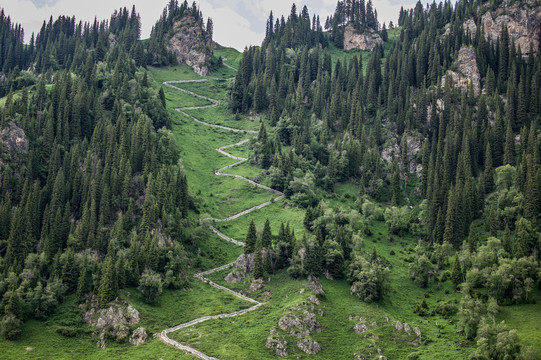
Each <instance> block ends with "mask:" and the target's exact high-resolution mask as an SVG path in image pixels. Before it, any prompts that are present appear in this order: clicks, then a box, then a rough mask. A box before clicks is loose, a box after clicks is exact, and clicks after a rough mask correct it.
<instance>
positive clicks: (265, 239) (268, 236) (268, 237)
mask: <svg viewBox="0 0 541 360" xmlns="http://www.w3.org/2000/svg"><path fill="white" fill-rule="evenodd" d="M261 246H262V247H263V248H265V249H270V248H271V247H272V233H271V228H270V223H269V218H267V220H265V226H264V227H263V233H262V234H261Z"/></svg>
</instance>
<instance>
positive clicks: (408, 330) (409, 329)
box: [404, 323, 411, 332]
mask: <svg viewBox="0 0 541 360" xmlns="http://www.w3.org/2000/svg"><path fill="white" fill-rule="evenodd" d="M404 331H405V332H410V331H411V327H410V324H408V323H405V324H404Z"/></svg>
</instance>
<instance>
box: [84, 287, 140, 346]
mask: <svg viewBox="0 0 541 360" xmlns="http://www.w3.org/2000/svg"><path fill="white" fill-rule="evenodd" d="M80 307H81V308H85V311H84V312H83V319H84V321H85V322H86V323H87V324H88V325H91V326H94V327H96V328H97V330H98V331H99V340H98V343H97V344H96V346H97V347H99V348H102V349H105V347H106V344H105V339H106V338H107V335H109V336H111V337H113V338H115V339H117V340H122V339H126V338H128V336H129V334H130V328H129V327H128V325H137V324H138V323H139V311H137V310H136V309H135V308H133V307H132V306H131V305H130V304H129V303H128V302H127V301H124V300H118V299H117V300H115V301H112V302H111V303H109V307H107V308H105V309H101V308H100V307H99V303H98V298H97V297H96V296H93V297H92V298H90V299H89V300H88V301H87V302H86V304H81V305H80ZM143 333H144V336H143ZM132 339H133V340H132ZM146 339H147V335H146V330H145V329H144V328H141V327H140V328H138V329H137V330H135V331H134V332H133V333H132V336H131V337H130V338H129V341H130V342H131V343H132V344H133V343H134V342H136V343H137V345H139V344H141V343H142V342H144V341H146ZM134 345H135V344H134Z"/></svg>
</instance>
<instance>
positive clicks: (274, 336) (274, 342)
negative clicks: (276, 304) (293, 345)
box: [265, 328, 288, 357]
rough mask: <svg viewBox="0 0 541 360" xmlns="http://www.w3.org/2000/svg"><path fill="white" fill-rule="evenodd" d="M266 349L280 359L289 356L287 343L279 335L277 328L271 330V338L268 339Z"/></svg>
mask: <svg viewBox="0 0 541 360" xmlns="http://www.w3.org/2000/svg"><path fill="white" fill-rule="evenodd" d="M265 347H266V348H267V349H271V350H272V351H273V352H274V353H275V354H276V356H278V357H285V356H287V355H288V354H287V341H286V340H285V338H284V337H283V336H280V335H279V334H278V332H277V331H276V329H275V328H272V329H271V330H270V336H269V337H268V338H267V344H266V345H265Z"/></svg>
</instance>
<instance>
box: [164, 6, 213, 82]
mask: <svg viewBox="0 0 541 360" xmlns="http://www.w3.org/2000/svg"><path fill="white" fill-rule="evenodd" d="M166 36H167V35H166ZM168 49H169V50H170V51H172V52H173V53H174V54H175V56H176V58H177V62H179V63H183V62H185V63H186V64H187V65H189V66H191V67H192V68H193V70H194V71H195V72H196V73H197V74H199V75H200V76H207V75H208V73H209V72H210V69H209V64H210V59H211V57H212V37H210V36H208V35H205V33H204V32H203V28H202V26H201V24H200V23H199V22H197V21H196V20H195V19H194V18H193V17H191V16H184V17H183V18H182V19H181V20H179V21H176V22H175V23H174V24H173V36H171V37H170V38H169V46H168Z"/></svg>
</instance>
